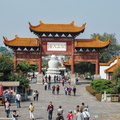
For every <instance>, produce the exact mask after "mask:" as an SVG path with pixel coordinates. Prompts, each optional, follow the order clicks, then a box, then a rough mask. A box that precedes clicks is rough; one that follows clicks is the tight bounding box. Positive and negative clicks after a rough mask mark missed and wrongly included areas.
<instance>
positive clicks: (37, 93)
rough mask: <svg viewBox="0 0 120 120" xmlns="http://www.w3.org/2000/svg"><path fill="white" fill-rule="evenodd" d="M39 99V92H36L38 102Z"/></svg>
mask: <svg viewBox="0 0 120 120" xmlns="http://www.w3.org/2000/svg"><path fill="white" fill-rule="evenodd" d="M38 98H39V92H38V91H37V90H36V101H38Z"/></svg>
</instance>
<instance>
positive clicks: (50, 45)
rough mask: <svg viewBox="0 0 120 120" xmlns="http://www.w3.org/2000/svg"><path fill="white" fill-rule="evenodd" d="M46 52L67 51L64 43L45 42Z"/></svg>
mask: <svg viewBox="0 0 120 120" xmlns="http://www.w3.org/2000/svg"><path fill="white" fill-rule="evenodd" d="M47 51H67V46H66V42H47Z"/></svg>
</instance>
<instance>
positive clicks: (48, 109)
mask: <svg viewBox="0 0 120 120" xmlns="http://www.w3.org/2000/svg"><path fill="white" fill-rule="evenodd" d="M53 110H54V106H53V105H52V102H50V104H49V105H48V107H47V111H48V120H52V114H53Z"/></svg>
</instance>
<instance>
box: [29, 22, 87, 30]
mask: <svg viewBox="0 0 120 120" xmlns="http://www.w3.org/2000/svg"><path fill="white" fill-rule="evenodd" d="M85 25H86V23H84V24H83V25H82V26H81V27H78V26H76V25H74V21H72V23H70V24H45V23H43V22H42V21H40V24H39V25H37V26H32V25H31V24H30V22H29V28H30V29H31V30H33V31H38V32H80V31H83V30H84V29H85Z"/></svg>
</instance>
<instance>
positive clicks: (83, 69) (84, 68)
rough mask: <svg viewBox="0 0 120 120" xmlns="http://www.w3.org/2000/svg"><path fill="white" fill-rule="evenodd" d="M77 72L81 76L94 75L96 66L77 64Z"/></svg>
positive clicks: (83, 63) (85, 63) (88, 63)
mask: <svg viewBox="0 0 120 120" xmlns="http://www.w3.org/2000/svg"><path fill="white" fill-rule="evenodd" d="M75 72H76V73H79V74H85V73H90V74H91V75H92V74H94V72H95V65H94V64H91V63H90V62H80V63H78V64H75Z"/></svg>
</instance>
